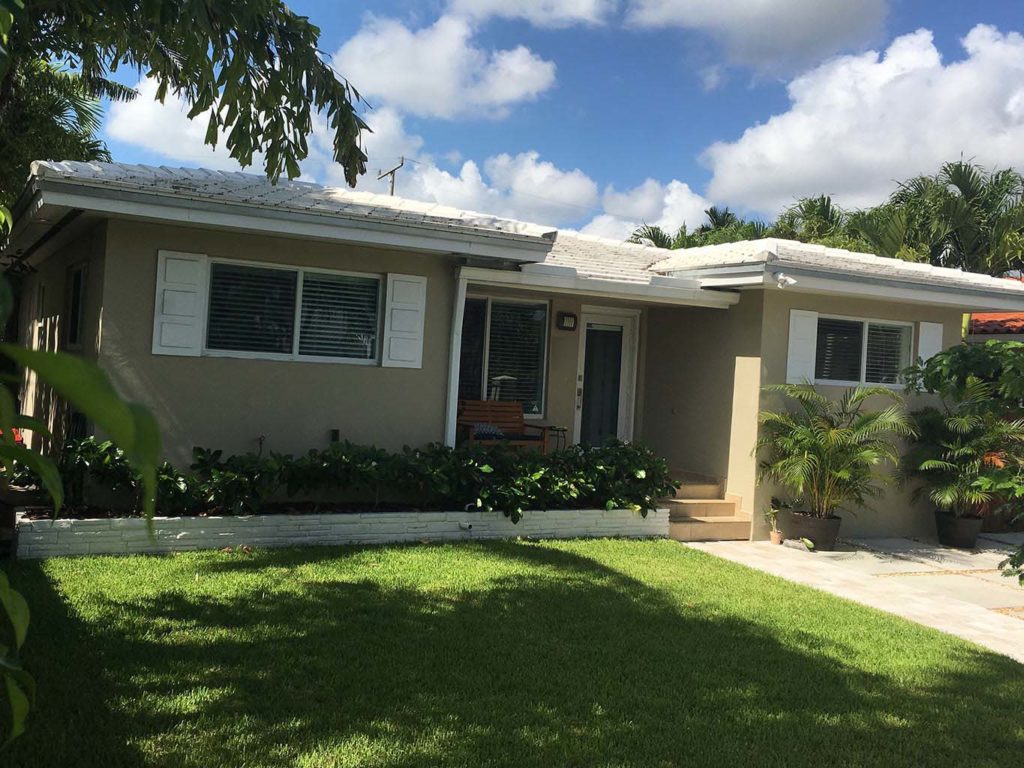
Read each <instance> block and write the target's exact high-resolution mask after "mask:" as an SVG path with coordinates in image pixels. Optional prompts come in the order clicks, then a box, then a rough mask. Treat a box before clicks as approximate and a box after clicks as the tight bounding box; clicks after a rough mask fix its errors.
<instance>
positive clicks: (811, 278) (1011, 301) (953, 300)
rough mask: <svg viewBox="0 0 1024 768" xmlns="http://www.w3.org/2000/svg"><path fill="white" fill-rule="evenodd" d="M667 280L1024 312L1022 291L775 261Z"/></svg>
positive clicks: (679, 273)
mask: <svg viewBox="0 0 1024 768" xmlns="http://www.w3.org/2000/svg"><path fill="white" fill-rule="evenodd" d="M780 272H784V273H785V274H786V275H788V276H789V277H792V278H794V279H795V280H796V282H795V283H794V284H793V285H790V286H787V287H786V288H785V289H779V288H778V285H777V279H776V277H775V274H776V273H780ZM672 274H674V275H677V276H679V277H690V278H693V279H696V280H698V281H699V283H700V285H701V287H703V288H719V289H723V288H738V289H743V288H764V289H766V290H786V291H788V292H790V293H817V294H831V295H839V296H852V297H857V298H863V299H872V300H877V301H899V302H906V303H911V304H931V305H935V306H949V307H956V308H957V309H962V310H964V311H982V310H991V311H1001V310H1005V311H1009V312H1013V311H1024V291H1021V292H1020V293H1019V294H1017V293H1016V292H1010V291H997V290H987V289H985V288H984V287H983V286H979V285H971V284H963V285H952V284H949V283H941V282H931V283H926V282H913V281H911V280H907V279H901V278H898V277H889V276H887V275H866V274H853V273H849V272H835V273H824V272H821V271H819V270H809V269H807V268H806V267H801V266H800V265H797V264H793V263H785V262H779V261H775V262H772V263H770V264H767V265H765V264H754V265H748V266H745V267H742V268H737V267H735V266H734V267H728V268H722V269H717V270H716V269H713V268H710V269H699V268H698V269H692V270H677V271H675V272H673V273H672Z"/></svg>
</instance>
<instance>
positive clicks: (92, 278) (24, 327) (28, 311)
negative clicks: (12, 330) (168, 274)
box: [18, 223, 106, 449]
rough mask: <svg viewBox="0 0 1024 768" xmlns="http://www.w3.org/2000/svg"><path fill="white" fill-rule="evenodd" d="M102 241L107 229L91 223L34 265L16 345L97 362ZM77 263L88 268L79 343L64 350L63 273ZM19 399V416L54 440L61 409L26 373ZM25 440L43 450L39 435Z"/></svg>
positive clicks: (25, 290)
mask: <svg viewBox="0 0 1024 768" xmlns="http://www.w3.org/2000/svg"><path fill="white" fill-rule="evenodd" d="M105 242H106V228H105V226H104V224H103V223H96V224H94V225H93V226H91V227H88V228H85V229H84V230H83V231H82V232H81V233H80V234H78V235H76V236H75V237H74V238H72V239H70V240H69V241H68V243H67V244H65V245H63V246H61V247H60V248H58V249H57V250H56V251H55V252H54V253H53V254H51V255H50V256H49V257H48V258H46V259H44V260H43V261H42V262H41V263H39V264H38V265H37V266H36V268H35V272H33V273H31V274H29V275H27V276H26V277H25V278H24V283H23V284H22V286H21V291H20V293H21V297H20V306H19V318H18V326H19V328H18V338H19V339H20V340H21V343H23V344H25V345H26V346H29V347H31V348H34V349H44V350H47V351H50V352H53V351H57V350H63V351H65V352H69V353H71V354H76V355H80V356H82V357H85V358H87V359H95V358H96V355H97V346H98V343H99V328H100V324H101V316H102V306H103V301H102V299H103V279H104V277H103V272H104V250H105ZM80 264H85V265H86V267H87V271H86V281H85V286H84V292H83V295H82V301H83V304H82V322H81V343H80V345H79V346H78V347H76V348H75V349H73V350H71V349H68V348H67V345H66V335H65V334H66V328H65V324H66V322H67V318H66V315H67V310H68V301H69V297H68V294H67V287H68V285H67V284H68V273H69V270H70V269H71V268H72V267H75V266H78V265H80ZM40 285H42V286H43V298H44V301H43V307H42V312H41V313H40V311H39V310H40V307H39V303H38V297H39V288H40ZM21 398H22V410H23V412H24V413H26V414H29V415H31V416H34V417H35V418H37V419H39V420H40V421H42V422H43V423H45V424H47V426H48V427H49V429H50V431H51V432H52V433H53V434H54V435H55V436H56V437H57V438H58V440H59V439H60V437H61V435H62V434H63V429H64V427H65V426H66V425H65V424H64V423H63V417H64V416H65V412H64V409H63V408H62V406H61V404H60V403H59V401H57V400H56V399H55V398H54V397H53V395H52V392H51V391H50V390H49V389H48V388H47V387H44V386H42V385H41V384H40V383H39V381H38V379H37V377H36V376H35V374H34V373H32V372H30V371H29V372H27V373H26V375H25V378H24V380H23V382H22V392H21ZM26 437H27V442H28V443H29V445H30V446H32V447H33V448H37V449H45V447H46V445H45V441H43V440H42V438H41V436H38V435H33V434H32V433H27V434H26Z"/></svg>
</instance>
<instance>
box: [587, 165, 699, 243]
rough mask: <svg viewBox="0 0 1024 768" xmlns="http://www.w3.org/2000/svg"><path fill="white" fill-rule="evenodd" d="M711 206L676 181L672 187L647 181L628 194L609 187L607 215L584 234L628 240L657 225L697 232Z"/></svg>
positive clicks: (603, 214) (601, 215)
mask: <svg viewBox="0 0 1024 768" xmlns="http://www.w3.org/2000/svg"><path fill="white" fill-rule="evenodd" d="M710 205H711V203H710V202H709V201H708V200H706V199H705V198H704V197H702V196H701V195H699V194H697V193H696V192H694V191H693V190H692V189H690V185H689V184H686V183H684V182H682V181H678V180H676V179H673V180H672V181H670V182H669V183H668V184H662V183H661V182H659V181H655V180H654V179H647V180H646V181H644V182H643V183H642V184H640V185H639V186H636V187H633V189H630V190H627V191H625V192H618V191H616V190H615V188H614V187H612V186H609V187H608V188H607V189H606V190H605V192H604V198H603V207H604V213H602V214H599V215H598V216H595V217H594V218H593V219H592V220H591V221H590V223H588V224H587V225H586V226H585V227H583V230H582V231H583V232H585V233H586V234H590V235H601V236H603V237H611V238H614V239H616V240H625V239H626V238H627V237H629V235H630V234H631V233H632V232H633V230H635V229H636V228H637V227H639V226H640V225H641V224H654V225H656V226H659V227H663V228H664V229H666V230H669V231H675V230H676V229H678V228H679V227H680V226H682V225H683V224H685V225H686V226H687V227H689V228H690V229H693V228H695V227H698V226H700V225H701V224H702V223H704V220H705V218H706V216H705V215H704V211H705V210H706V209H707V208H708V207H710Z"/></svg>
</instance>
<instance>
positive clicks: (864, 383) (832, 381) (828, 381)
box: [814, 314, 916, 390]
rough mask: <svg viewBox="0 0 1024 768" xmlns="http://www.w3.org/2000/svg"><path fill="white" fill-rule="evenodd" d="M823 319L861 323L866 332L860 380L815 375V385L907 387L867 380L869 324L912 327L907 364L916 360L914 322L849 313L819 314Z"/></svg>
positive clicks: (861, 350) (898, 388)
mask: <svg viewBox="0 0 1024 768" xmlns="http://www.w3.org/2000/svg"><path fill="white" fill-rule="evenodd" d="M821 320H844V321H846V322H850V323H860V324H861V325H863V326H864V333H863V334H862V339H861V345H860V381H840V380H838V379H819V378H817V377H815V379H814V384H815V386H821V387H886V388H887V389H895V390H903V389H906V385H905V384H903V383H902V382H901V383H897V384H883V383H880V382H872V381H866V380H865V378H866V377H867V368H868V326H869V325H888V326H890V327H892V326H895V327H899V328H909V329H910V359H909V360H908V361H907V365H912V364H913V362H914V344H915V343H916V339H915V338H914V323H912V322H908V321H906V320H882V319H879V318H872V317H850V316H848V315H824V314H819V315H818V322H820V321H821ZM814 332H815V336H817V333H818V330H817V327H815V330H814ZM815 368H817V361H815Z"/></svg>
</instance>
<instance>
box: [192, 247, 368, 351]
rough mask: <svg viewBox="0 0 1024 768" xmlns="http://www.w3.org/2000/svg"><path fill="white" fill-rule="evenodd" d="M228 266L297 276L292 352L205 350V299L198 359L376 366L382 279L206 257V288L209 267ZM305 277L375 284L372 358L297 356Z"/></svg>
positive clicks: (210, 277) (207, 320)
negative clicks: (336, 277) (355, 279)
mask: <svg viewBox="0 0 1024 768" xmlns="http://www.w3.org/2000/svg"><path fill="white" fill-rule="evenodd" d="M214 264H231V265H235V266H241V267H259V268H262V269H277V270H280V271H282V272H295V273H297V280H296V286H295V307H294V311H295V314H294V319H293V321H292V323H293V325H292V328H293V331H292V351H291V353H290V354H288V353H281V352H248V351H245V350H238V349H210V348H209V347H207V346H206V341H207V333H208V330H209V324H210V300H209V295H207V300H206V307H205V308H204V312H203V329H202V344H203V346H202V356H203V357H233V358H236V359H240V360H274V361H278V362H300V363H334V364H339V365H380V350H381V336H382V335H383V330H382V329H383V324H384V312H383V308H384V300H385V298H384V289H385V285H386V283H387V280H386V279H385V277H386V276H385V275H383V274H379V273H375V272H349V271H345V270H340V269H322V268H320V267H296V266H293V265H290V264H278V263H273V262H266V261H248V260H243V259H224V258H218V257H210V258H209V259H208V266H207V285H208V286H209V285H212V280H213V265H214ZM306 273H310V274H317V275H341V276H343V277H360V278H372V279H374V280H376V281H377V335H376V338H375V339H374V349H373V357H370V358H361V357H330V356H325V355H301V354H299V333H300V323H301V320H302V285H303V282H304V275H305V274H306Z"/></svg>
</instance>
